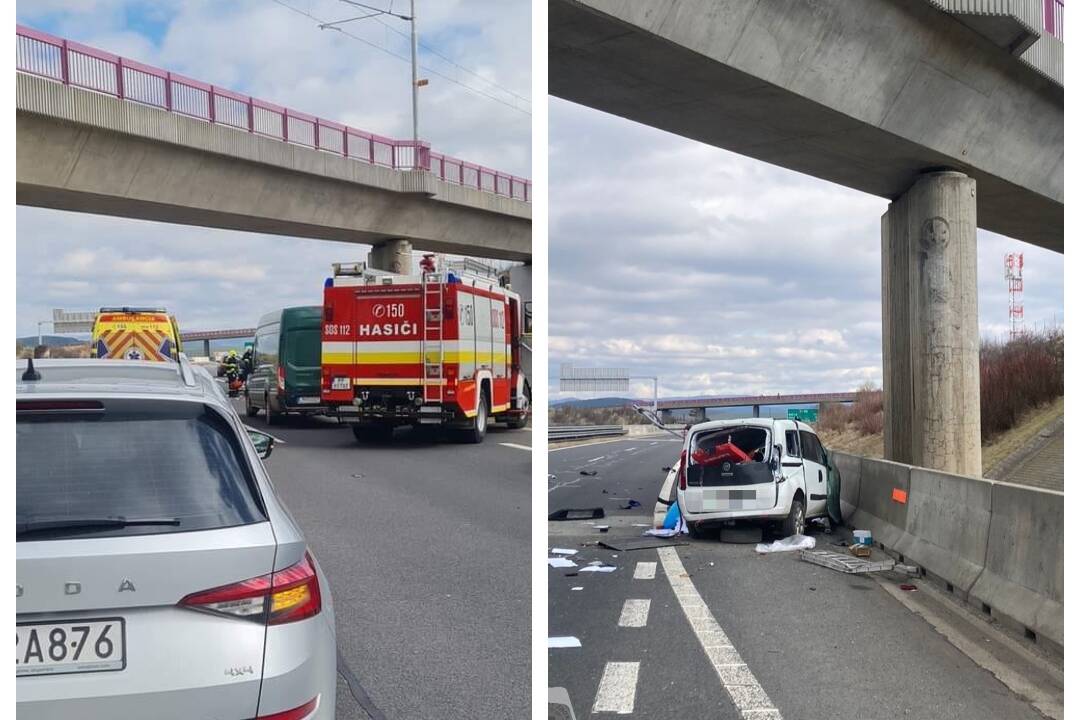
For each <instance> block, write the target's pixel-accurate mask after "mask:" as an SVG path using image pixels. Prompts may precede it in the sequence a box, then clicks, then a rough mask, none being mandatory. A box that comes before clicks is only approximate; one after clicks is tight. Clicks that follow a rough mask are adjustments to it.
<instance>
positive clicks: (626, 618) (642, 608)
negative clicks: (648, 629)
mask: <svg viewBox="0 0 1080 720" xmlns="http://www.w3.org/2000/svg"><path fill="white" fill-rule="evenodd" d="M650 604H652V601H651V600H648V599H645V600H636V599H635V600H627V601H626V602H624V603H623V606H622V614H621V615H619V627H635V628H639V627H645V625H646V624H648V622H649V605H650Z"/></svg>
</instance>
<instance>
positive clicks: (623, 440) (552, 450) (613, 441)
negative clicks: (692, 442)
mask: <svg viewBox="0 0 1080 720" xmlns="http://www.w3.org/2000/svg"><path fill="white" fill-rule="evenodd" d="M617 442H672V443H682V440H678V439H676V438H670V439H668V438H664V439H662V440H653V441H650V440H648V439H647V438H618V439H616V440H599V441H597V442H587V443H579V444H577V445H563V446H562V447H557V448H548V452H549V453H553V452H560V451H562V450H576V449H578V448H583V447H588V446H590V445H607V444H608V443H617Z"/></svg>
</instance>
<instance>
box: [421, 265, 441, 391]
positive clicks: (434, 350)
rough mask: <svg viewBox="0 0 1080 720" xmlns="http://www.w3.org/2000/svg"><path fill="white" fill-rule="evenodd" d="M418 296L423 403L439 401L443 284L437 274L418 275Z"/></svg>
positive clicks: (439, 275)
mask: <svg viewBox="0 0 1080 720" xmlns="http://www.w3.org/2000/svg"><path fill="white" fill-rule="evenodd" d="M420 281H421V282H420V292H421V293H422V294H423V296H424V334H423V335H422V336H421V340H420V355H421V357H422V358H423V364H424V378H423V380H424V385H423V387H424V391H423V392H424V402H440V403H441V402H442V401H443V387H444V384H443V362H444V361H445V352H444V350H443V327H444V323H443V300H444V298H443V293H444V290H445V288H446V283H445V282H443V277H442V273H441V272H421V274H420Z"/></svg>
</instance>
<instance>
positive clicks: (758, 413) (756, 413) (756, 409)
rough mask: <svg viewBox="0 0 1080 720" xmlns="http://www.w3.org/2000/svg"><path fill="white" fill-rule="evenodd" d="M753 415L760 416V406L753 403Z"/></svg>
mask: <svg viewBox="0 0 1080 720" xmlns="http://www.w3.org/2000/svg"><path fill="white" fill-rule="evenodd" d="M754 417H761V406H760V405H755V406H754Z"/></svg>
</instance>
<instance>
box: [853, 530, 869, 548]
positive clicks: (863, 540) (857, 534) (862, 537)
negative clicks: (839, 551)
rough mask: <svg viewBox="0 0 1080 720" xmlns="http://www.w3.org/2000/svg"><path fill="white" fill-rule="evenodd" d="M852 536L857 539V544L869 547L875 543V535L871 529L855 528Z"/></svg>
mask: <svg viewBox="0 0 1080 720" xmlns="http://www.w3.org/2000/svg"><path fill="white" fill-rule="evenodd" d="M851 536H852V537H853V538H854V539H855V543H856V544H859V545H866V546H868V547H871V546H873V544H874V536H873V535H871V534H870V531H869V530H853V531H852V533H851Z"/></svg>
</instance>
